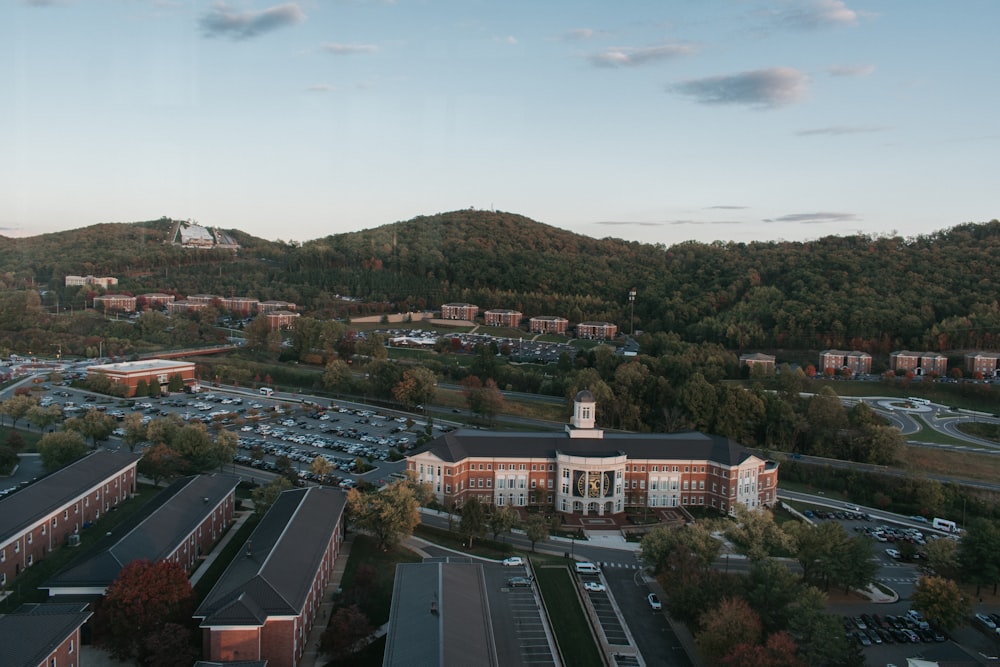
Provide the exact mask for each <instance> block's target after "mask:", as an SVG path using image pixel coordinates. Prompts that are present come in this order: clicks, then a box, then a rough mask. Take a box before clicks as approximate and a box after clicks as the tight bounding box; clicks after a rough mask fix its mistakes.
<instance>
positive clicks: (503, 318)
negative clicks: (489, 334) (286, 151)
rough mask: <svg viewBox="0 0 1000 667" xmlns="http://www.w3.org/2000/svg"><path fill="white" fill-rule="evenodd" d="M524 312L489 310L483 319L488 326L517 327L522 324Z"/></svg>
mask: <svg viewBox="0 0 1000 667" xmlns="http://www.w3.org/2000/svg"><path fill="white" fill-rule="evenodd" d="M522 317H524V314H523V313H521V311H519V310H505V309H496V310H487V311H486V312H485V313H483V319H484V320H485V322H486V326H488V327H510V328H511V329H516V328H518V327H519V326H521V318H522Z"/></svg>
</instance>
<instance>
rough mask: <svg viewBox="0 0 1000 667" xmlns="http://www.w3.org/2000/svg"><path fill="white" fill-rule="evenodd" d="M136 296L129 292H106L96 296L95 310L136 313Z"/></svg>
mask: <svg viewBox="0 0 1000 667" xmlns="http://www.w3.org/2000/svg"><path fill="white" fill-rule="evenodd" d="M135 304H136V298H135V297H134V296H130V295H128V294H104V295H103V296H95V297H94V310H99V311H101V312H103V313H134V312H135Z"/></svg>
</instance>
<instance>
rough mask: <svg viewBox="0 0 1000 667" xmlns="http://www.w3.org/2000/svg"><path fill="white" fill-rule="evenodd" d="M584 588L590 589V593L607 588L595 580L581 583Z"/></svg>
mask: <svg viewBox="0 0 1000 667" xmlns="http://www.w3.org/2000/svg"><path fill="white" fill-rule="evenodd" d="M583 588H584V590H586V591H590V592H591V593H603V592H604V591H606V590H607V588H606V587H605V586H604V584H602V583H600V582H597V581H588V582H587V583H585V584H584V585H583Z"/></svg>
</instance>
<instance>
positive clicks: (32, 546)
mask: <svg viewBox="0 0 1000 667" xmlns="http://www.w3.org/2000/svg"><path fill="white" fill-rule="evenodd" d="M141 457H142V455H141V454H132V453H130V452H112V451H109V450H106V449H99V450H97V451H94V452H93V453H91V454H88V455H87V456H85V457H83V458H82V459H79V460H77V461H74V462H73V463H71V464H69V465H68V466H66V467H65V468H62V469H61V470H57V471H56V472H54V473H52V474H50V475H48V476H46V477H43V478H42V479H40V480H38V481H37V482H35V483H33V484H30V485H28V486H27V487H25V488H23V489H21V490H20V491H17V492H16V493H12V494H10V495H9V496H7V497H6V498H3V499H0V587H3V586H8V585H10V583H11V582H12V581H13V580H14V578H15V577H16V576H17V575H19V574H20V573H21V572H22V571H23V570H24V569H25V568H28V567H31V566H32V565H34V564H35V563H36V562H37V561H39V560H41V559H42V558H44V557H45V556H46V555H47V554H48V553H49V552H50V551H54V550H56V549H59V548H61V547H63V546H64V545H66V543H67V542H68V541H69V538H70V536H71V535H76V534H77V533H79V532H80V531H81V530H83V529H85V528H87V527H88V526H89V525H90V524H91V523H93V522H94V521H96V520H97V519H99V518H100V517H101V516H102V514H103V513H104V512H107V511H109V510H110V509H111V508H112V507H115V506H117V505H118V503H120V502H122V501H123V500H125V499H126V498H128V497H129V495H131V494H132V493H135V468H136V464H137V463H138V461H139V459H140V458H141Z"/></svg>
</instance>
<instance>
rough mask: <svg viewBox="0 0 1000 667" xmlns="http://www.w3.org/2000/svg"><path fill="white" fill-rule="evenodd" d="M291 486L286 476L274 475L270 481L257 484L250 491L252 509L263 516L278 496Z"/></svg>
mask: <svg viewBox="0 0 1000 667" xmlns="http://www.w3.org/2000/svg"><path fill="white" fill-rule="evenodd" d="M291 488H293V487H292V483H291V482H289V481H288V479H287V478H286V477H275V478H274V479H273V480H271V482H270V483H268V484H264V485H262V486H258V487H257V488H255V489H254V490H253V491H251V492H250V499H251V500H253V511H254V512H255V513H256V514H259V515H261V516H264V515H265V514H267V511H268V510H269V509H271V505H273V504H274V503H276V502H277V501H278V496H280V495H281V494H282V492H284V491H288V490H289V489H291Z"/></svg>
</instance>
